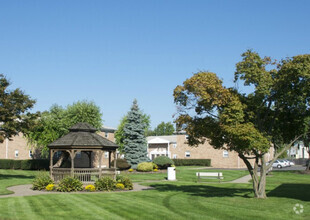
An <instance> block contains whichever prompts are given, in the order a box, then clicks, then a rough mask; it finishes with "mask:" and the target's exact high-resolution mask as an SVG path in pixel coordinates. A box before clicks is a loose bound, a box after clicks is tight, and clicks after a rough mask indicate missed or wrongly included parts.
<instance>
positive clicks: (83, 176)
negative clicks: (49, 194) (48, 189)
mask: <svg viewBox="0 0 310 220" xmlns="http://www.w3.org/2000/svg"><path fill="white" fill-rule="evenodd" d="M72 171H73V173H72ZM51 174H52V178H53V179H54V181H55V182H59V181H61V180H62V179H64V178H65V177H68V176H72V175H73V176H74V177H75V178H77V179H79V180H80V181H82V182H83V183H93V182H95V181H96V180H97V179H98V178H100V177H102V176H111V177H115V175H116V169H115V168H101V169H99V168H74V169H73V170H71V168H53V170H52V173H51Z"/></svg>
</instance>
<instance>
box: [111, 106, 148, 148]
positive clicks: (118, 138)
mask: <svg viewBox="0 0 310 220" xmlns="http://www.w3.org/2000/svg"><path fill="white" fill-rule="evenodd" d="M142 122H143V123H144V125H145V129H144V130H145V132H144V133H145V136H147V132H148V131H149V128H150V124H151V120H150V116H149V115H147V114H145V113H143V112H142ZM127 123H128V120H127V115H125V116H124V117H123V118H122V119H121V121H120V124H119V125H118V127H117V130H116V132H115V142H116V143H117V144H118V145H119V148H118V150H119V152H120V153H121V154H123V153H124V139H125V135H124V127H125V124H127Z"/></svg>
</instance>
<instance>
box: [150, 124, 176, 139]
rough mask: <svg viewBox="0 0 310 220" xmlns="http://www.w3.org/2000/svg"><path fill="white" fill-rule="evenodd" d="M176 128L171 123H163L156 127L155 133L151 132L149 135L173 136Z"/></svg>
mask: <svg viewBox="0 0 310 220" xmlns="http://www.w3.org/2000/svg"><path fill="white" fill-rule="evenodd" d="M174 131H175V130H174V126H173V124H172V123H171V122H167V123H165V122H161V123H160V124H159V125H157V126H156V128H155V129H154V131H151V132H150V133H149V135H153V136H160V135H172V134H173V133H174Z"/></svg>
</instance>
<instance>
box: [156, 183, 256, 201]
mask: <svg viewBox="0 0 310 220" xmlns="http://www.w3.org/2000/svg"><path fill="white" fill-rule="evenodd" d="M150 186H152V187H154V188H156V190H158V191H162V192H164V191H175V192H184V193H188V194H190V195H192V196H202V197H244V198H253V190H252V189H246V188H232V187H230V188H226V187H215V186H207V185H173V184H152V185H150Z"/></svg>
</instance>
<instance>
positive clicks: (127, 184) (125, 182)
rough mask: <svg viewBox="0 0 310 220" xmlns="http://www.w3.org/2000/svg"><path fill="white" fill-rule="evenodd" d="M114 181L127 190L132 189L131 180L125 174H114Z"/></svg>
mask: <svg viewBox="0 0 310 220" xmlns="http://www.w3.org/2000/svg"><path fill="white" fill-rule="evenodd" d="M116 182H117V183H121V184H123V185H124V188H125V189H128V190H132V189H133V184H132V181H131V179H130V178H129V177H127V176H121V175H117V176H116Z"/></svg>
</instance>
